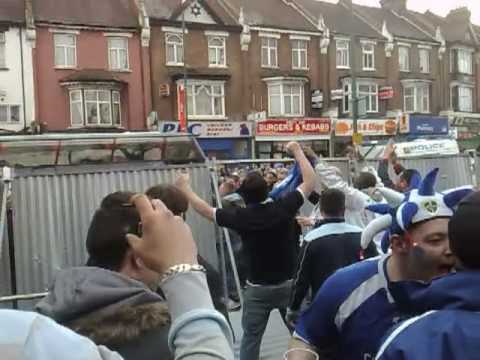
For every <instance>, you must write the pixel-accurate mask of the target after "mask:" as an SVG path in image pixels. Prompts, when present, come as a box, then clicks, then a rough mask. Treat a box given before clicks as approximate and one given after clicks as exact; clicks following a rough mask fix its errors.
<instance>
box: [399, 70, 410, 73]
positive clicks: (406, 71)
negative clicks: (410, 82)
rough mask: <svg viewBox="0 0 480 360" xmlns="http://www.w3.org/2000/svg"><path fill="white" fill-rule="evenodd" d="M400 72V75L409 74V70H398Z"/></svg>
mask: <svg viewBox="0 0 480 360" xmlns="http://www.w3.org/2000/svg"><path fill="white" fill-rule="evenodd" d="M400 72H402V73H410V72H411V70H400Z"/></svg>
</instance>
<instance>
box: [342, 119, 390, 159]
mask: <svg viewBox="0 0 480 360" xmlns="http://www.w3.org/2000/svg"><path fill="white" fill-rule="evenodd" d="M397 128H398V122H397V119H395V118H386V119H358V120H357V129H358V133H360V134H362V137H363V142H370V141H382V140H385V141H386V140H388V139H390V138H391V137H392V136H395V135H396V134H397ZM352 136H353V120H352V119H337V120H336V121H335V144H334V153H335V156H344V155H345V154H344V153H345V150H346V148H347V147H348V146H349V145H351V144H352Z"/></svg>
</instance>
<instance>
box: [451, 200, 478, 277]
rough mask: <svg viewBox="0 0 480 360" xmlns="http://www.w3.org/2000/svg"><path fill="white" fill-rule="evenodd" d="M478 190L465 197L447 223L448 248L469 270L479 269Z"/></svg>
mask: <svg viewBox="0 0 480 360" xmlns="http://www.w3.org/2000/svg"><path fill="white" fill-rule="evenodd" d="M479 218H480V192H475V193H473V194H471V195H469V196H468V197H466V198H465V199H464V200H463V201H462V202H461V203H460V205H459V206H458V209H457V211H456V212H455V214H454V215H453V217H452V218H451V219H450V222H449V223H448V237H449V239H450V248H451V250H452V252H453V254H454V255H455V256H457V258H458V259H459V260H460V261H461V262H462V265H463V266H464V267H465V268H467V269H471V270H480V241H478V238H477V234H478V233H479V232H480V223H479V221H478V219H479Z"/></svg>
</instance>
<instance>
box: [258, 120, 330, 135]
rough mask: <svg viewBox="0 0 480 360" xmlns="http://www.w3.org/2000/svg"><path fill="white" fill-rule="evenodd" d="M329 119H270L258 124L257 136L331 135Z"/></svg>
mask: <svg viewBox="0 0 480 360" xmlns="http://www.w3.org/2000/svg"><path fill="white" fill-rule="evenodd" d="M330 130H331V122H330V119H329V118H301V119H268V120H265V121H259V122H257V132H256V134H257V136H285V135H293V136H295V135H330Z"/></svg>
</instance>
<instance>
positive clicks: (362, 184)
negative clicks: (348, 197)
mask: <svg viewBox="0 0 480 360" xmlns="http://www.w3.org/2000/svg"><path fill="white" fill-rule="evenodd" d="M376 185H377V178H376V177H375V175H373V174H372V173H369V172H361V173H360V175H358V176H357V178H356V179H355V181H354V186H355V187H356V188H357V189H358V190H363V189H368V188H371V187H375V186H376Z"/></svg>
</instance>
